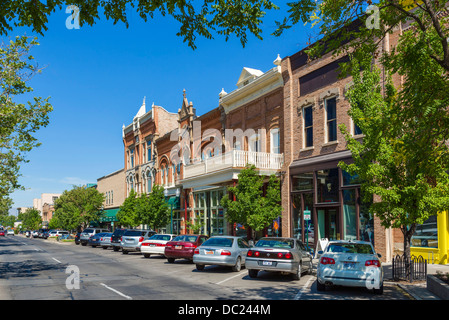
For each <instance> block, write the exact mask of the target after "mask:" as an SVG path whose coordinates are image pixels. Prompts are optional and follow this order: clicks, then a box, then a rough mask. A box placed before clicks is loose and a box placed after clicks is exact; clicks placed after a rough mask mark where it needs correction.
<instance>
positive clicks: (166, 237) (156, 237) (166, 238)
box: [150, 234, 171, 241]
mask: <svg viewBox="0 0 449 320" xmlns="http://www.w3.org/2000/svg"><path fill="white" fill-rule="evenodd" d="M150 239H151V240H164V241H170V239H171V236H170V235H167V234H155V235H154V236H152V237H151V238H150Z"/></svg>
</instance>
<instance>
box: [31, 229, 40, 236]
mask: <svg viewBox="0 0 449 320" xmlns="http://www.w3.org/2000/svg"><path fill="white" fill-rule="evenodd" d="M31 234H32V236H33V238H37V237H39V230H34V231H33V232H32V233H31Z"/></svg>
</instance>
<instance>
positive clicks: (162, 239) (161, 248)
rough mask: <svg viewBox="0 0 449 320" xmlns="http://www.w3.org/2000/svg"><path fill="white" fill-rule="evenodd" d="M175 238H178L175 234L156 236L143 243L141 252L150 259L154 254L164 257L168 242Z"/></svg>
mask: <svg viewBox="0 0 449 320" xmlns="http://www.w3.org/2000/svg"><path fill="white" fill-rule="evenodd" d="M174 237H176V235H174V234H155V235H153V236H151V237H150V238H149V239H148V240H145V241H142V245H141V246H140V252H142V253H143V256H144V257H145V258H149V257H150V256H151V255H152V254H158V255H164V253H165V246H166V244H167V242H169V241H171V240H172V239H173V238H174Z"/></svg>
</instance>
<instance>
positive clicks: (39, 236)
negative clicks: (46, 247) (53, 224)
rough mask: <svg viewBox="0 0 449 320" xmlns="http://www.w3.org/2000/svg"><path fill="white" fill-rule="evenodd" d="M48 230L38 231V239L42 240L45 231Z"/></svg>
mask: <svg viewBox="0 0 449 320" xmlns="http://www.w3.org/2000/svg"><path fill="white" fill-rule="evenodd" d="M47 230H48V229H39V230H38V231H37V237H38V238H41V239H42V235H43V234H44V232H45V231H47Z"/></svg>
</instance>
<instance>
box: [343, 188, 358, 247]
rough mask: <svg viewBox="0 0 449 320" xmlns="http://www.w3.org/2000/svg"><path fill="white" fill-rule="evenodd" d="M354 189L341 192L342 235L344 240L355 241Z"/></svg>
mask: <svg viewBox="0 0 449 320" xmlns="http://www.w3.org/2000/svg"><path fill="white" fill-rule="evenodd" d="M355 200H356V195H355V189H347V190H343V234H344V239H345V240H356V239H357V212H356V207H355V205H356V201H355Z"/></svg>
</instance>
